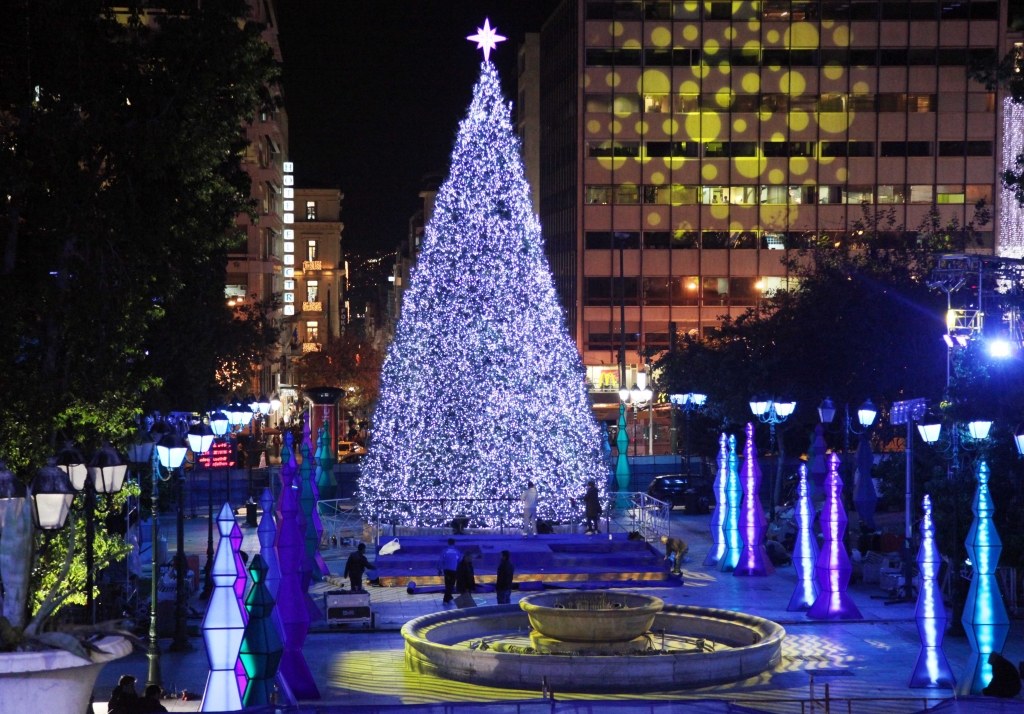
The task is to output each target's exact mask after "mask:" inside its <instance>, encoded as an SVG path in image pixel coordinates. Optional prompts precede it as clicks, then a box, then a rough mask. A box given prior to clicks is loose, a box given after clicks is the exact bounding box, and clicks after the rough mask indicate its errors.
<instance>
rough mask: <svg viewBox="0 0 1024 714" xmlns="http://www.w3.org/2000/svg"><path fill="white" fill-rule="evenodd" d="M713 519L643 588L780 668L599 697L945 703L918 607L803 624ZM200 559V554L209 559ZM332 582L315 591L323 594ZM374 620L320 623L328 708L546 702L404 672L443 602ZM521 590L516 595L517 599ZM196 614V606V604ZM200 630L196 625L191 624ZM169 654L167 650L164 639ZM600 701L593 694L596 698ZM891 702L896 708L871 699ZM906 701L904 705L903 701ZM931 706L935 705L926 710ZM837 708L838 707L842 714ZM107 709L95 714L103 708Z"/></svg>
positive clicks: (199, 668) (196, 675) (181, 684)
mask: <svg viewBox="0 0 1024 714" xmlns="http://www.w3.org/2000/svg"><path fill="white" fill-rule="evenodd" d="M708 520H709V518H708V517H707V516H704V517H699V516H693V517H683V516H682V515H681V514H680V515H676V516H674V519H673V529H674V534H675V535H681V536H682V537H683V538H684V539H685V540H687V541H688V542H689V543H690V546H691V550H690V553H691V557H692V558H693V562H691V563H688V564H687V565H686V566H685V567H684V577H685V586H684V587H682V588H645V589H644V590H643V592H645V593H649V594H652V595H657V596H658V597H661V598H663V599H664V600H665V601H666V602H668V603H672V604H681V605H706V606H711V607H717V608H725V609H733V610H740V611H744V612H749V613H752V614H755V615H759V616H761V617H766V618H768V619H771V620H774V621H776V622H779V623H780V624H782V625H783V626H784V627H785V628H786V631H787V637H786V640H785V643H784V645H783V661H782V663H781V664H780V665H779V667H777V668H776V669H775V670H774V671H772V672H766V673H762V674H760V675H758V676H755V677H751V678H749V679H746V680H743V681H741V682H734V683H731V684H726V685H718V686H712V687H705V688H701V689H696V690H686V691H680V692H645V690H644V687H643V682H636V683H635V691H634V692H632V693H631V694H629V695H603V696H601V697H600V698H601V699H620V700H627V699H637V698H643V699H648V700H651V701H661V700H672V699H676V700H678V699H708V698H722V699H726V700H729V701H732V702H735V703H737V704H741V705H746V706H750V707H752V708H755V709H765V710H769V711H778V712H798V711H809V710H807V709H806V708H805V707H807V702H806V701H804V702H803V703H801V702H800V701H799V700H807V699H808V697H809V696H810V694H811V686H812V684H811V683H812V680H813V687H814V690H815V691H814V693H815V696H816V697H817V698H818V699H820V698H821V697H823V696H824V689H825V687H826V686H827V687H828V692H829V695H830V696H831V697H832V698H833V699H835V698H841V699H854V700H864V701H852V702H849V703H848V702H839V703H834V704H833V706H836V705H837V704H838V705H839V706H840V708H841V710H844V711H845V710H847V707H849V711H850V712H911V711H917V710H920V709H921V708H922V706H923V699H926V698H945V697H949V696H951V695H952V693H951V692H948V691H945V690H937V691H927V690H911V689H909V688H908V687H907V680H908V678H909V677H910V674H911V671H912V669H913V666H914V663H915V661H916V658H917V654H918V651H919V647H920V643H919V640H918V635H917V627H916V623H915V621H914V619H913V616H914V606H913V604H897V605H885V604H884V601H883V600H882V599H873V598H872V596H880V595H882V593H881V591H879V590H878V589H877V586H875V585H864V584H858V585H855V586H853V587H852V588H851V590H850V592H851V595H852V597H853V599H854V601H855V602H856V604H857V606H858V607H859V608H860V609H861V612H862V613H863V614H864V618H865V619H864V620H863V621H857V622H843V623H828V622H814V621H810V620H807V619H806V618H805V617H804V616H803V615H802V614H800V613H790V612H786V610H785V608H786V605H787V604H788V602H789V599H790V596H791V595H792V592H793V588H794V586H795V583H796V575H795V572H794V570H793V567H792V566H786V567H782V568H779V569H778V570H777V571H776V573H775V574H774V575H772V576H770V577H766V578H737V577H733V576H732V575H731V574H722V573H719V572H718V571H717V570H714V569H711V568H704V567H702V566H701V565H700V563H701V562H702V561H703V559H704V556H705V554H706V553H707V550H708V548H709V546H710V537H709V533H708ZM187 531H188V532H187V538H186V550H188V551H189V552H200V553H205V549H206V521H205V519H203V518H198V519H195V520H192V521H189V523H188V528H187ZM245 533H246V540H245V542H244V544H243V548H244V549H246V550H249V551H250V552H254V551H255V550H256V549H258V544H257V543H256V542H255V530H245ZM350 550H351V549H350V548H332V549H329V550H328V551H327V552H326V553H325V556H326V560H327V562H328V564H329V566H330V568H331V570H332V572H335V573H339V574H340V572H341V571H342V570H343V568H344V559H345V558H346V557H347V556H348V553H349V552H350ZM204 558H205V556H204ZM334 587H335V586H333V585H330V584H327V583H318V584H316V585H315V586H314V588H313V591H314V593H316V594H322V593H323V592H325V591H327V590H330V589H333V588H334ZM370 593H371V600H372V603H373V608H374V611H375V613H376V622H377V629H376V630H375V631H369V630H367V629H363V628H358V627H354V628H351V629H349V628H339V629H335V630H328V629H327V628H326V627H325V625H324V623H322V622H321V623H319V624H315V625H314V629H313V631H312V632H311V634H310V636H309V639H308V640H307V642H306V646H305V649H304V652H305V655H306V660H307V662H308V663H309V665H310V668H311V669H312V671H313V674H314V677H315V678H316V681H317V683H318V684H319V686H320V689H321V693H322V694H323V697H324V699H323V702H324V703H325V704H328V703H330V704H347V705H389V704H414V703H416V704H420V703H422V704H427V703H434V702H438V703H440V702H471V701H502V700H508V701H512V700H519V701H521V700H527V699H533V698H536V697H538V696H540V689H541V683H540V682H538V683H537V688H536V689H535V690H533V691H523V690H503V689H495V688H490V687H481V686H476V685H470V684H463V683H459V682H453V681H448V680H442V679H437V678H434V677H430V676H426V675H421V674H414V673H412V672H409V671H408V670H407V669H406V667H405V662H404V643H403V640H402V637H401V635H400V634H399V629H400V628H401V626H402V625H403V624H404V623H405V622H407V621H408V620H410V619H412V618H414V617H417V616H419V615H423V614H427V613H430V612H435V611H437V610H440V609H442V608H443V607H444V606H443V605H442V603H441V597H442V596H441V595H440V594H437V595H434V594H427V595H408V594H406V591H405V589H404V588H370ZM518 597H519V596H518V593H513V598H514V600H513V601H515V600H517V599H518ZM478 601H482V603H483V604H494V595H493V594H488V595H480V596H478ZM193 605H194V606H196V607H201V603H200V602H199V601H198V600H196V601H195V602H194V603H193ZM193 624H197V625H198V624H199V621H198V620H195V621H194V622H193ZM192 642H193V644H194V645H195V647H196V649H195V651H194V652H192V653H188V654H175V653H168V652H166V651H165V653H164V655H163V678H164V681H163V684H164V687H165V688H167V689H169V690H173V691H176V692H180V691H181V690H183V689H187V690H188V691H190V692H194V693H196V694H197V695H200V696H201V694H202V691H203V687H204V685H205V681H206V674H207V665H206V656H205V652H204V651H203V643H202V639H201V638H193V640H192ZM163 644H164V648H165V649H166V644H167V643H166V642H165V643H163ZM944 649H945V651H946V654H947V656H948V657H949V660H950V663H951V664H952V667H953V671H954V673H955V674H956V675H957V676H958V677H959V676H960V674H961V669H962V668H963V666H964V664H965V662H966V660H967V657H968V654H969V645H968V643H967V639H966V638H950V637H948V636H947V638H946V641H945V647H944ZM1004 654H1005V655H1006V656H1007V657H1008V658H1009V659H1010V661H1011V662H1015V663H1016V662H1018V661H1020V660H1024V623H1022V622H1021V621H1019V620H1017V621H1014V622H1013V624H1012V626H1011V631H1010V636H1009V638H1008V639H1007V645H1006V648H1005V650H1004ZM123 673H131V674H134V675H135V676H136V677H137V678H138V679H139V680H140V682H141V681H144V680H145V676H146V658H145V654H144V653H143V652H136V653H133V654H132V655H130V656H129V657H127V658H125V659H123V660H120V661H118V662H115V663H112V664H110V665H108V666H107V667H106V668H105V669H104V671H103V672H102V674H101V675H100V679H99V681H98V682H97V686H96V700H97V701H103V702H105V701H106V699H107V697H108V696H109V693H110V690H111V688H112V687H113V686H114V684H115V683H116V681H117V678H118V676H120V675H121V674H123ZM559 696H560V698H563V699H583V698H587V695H585V694H575V695H573V694H564V695H562V694H561V693H559ZM595 698H596V697H595ZM878 698H884V699H887V700H890V701H868V700H872V699H878ZM896 700H899V701H896ZM934 703H936V702H935V701H932V702H931V704H934ZM168 704H169V705H170V704H173V705H176V708H175V709H172V707H171V706H168V709H172V710H176V711H195V710H197V709H198V705H199V703H198V701H195V702H191V701H177V702H168ZM839 710H840V709H837V711H839ZM101 711H103V707H102V706H99V707H97V712H101Z"/></svg>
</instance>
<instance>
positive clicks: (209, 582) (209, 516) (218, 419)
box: [199, 411, 231, 600]
mask: <svg viewBox="0 0 1024 714" xmlns="http://www.w3.org/2000/svg"><path fill="white" fill-rule="evenodd" d="M230 427H231V420H230V419H228V417H227V415H226V414H225V413H224V412H222V411H215V412H213V413H212V414H211V415H210V426H209V428H210V431H211V432H212V433H213V436H214V438H213V440H212V441H211V442H210V448H211V449H212V448H213V443H214V442H216V441H220V440H222V439H223V438H224V435H225V434H227V433H228V429H229V428H230ZM229 461H230V460H229ZM210 465H211V467H212V466H213V464H210ZM225 468H226V469H227V470H228V473H229V474H230V468H231V467H230V465H228V466H226V467H225ZM229 478H230V476H229ZM206 499H207V513H206V566H205V567H204V568H203V591H202V592H201V593H200V594H199V597H200V598H201V599H203V600H206V599H207V598H208V597H210V594H211V593H213V555H214V550H213V471H212V469H211V471H209V472H208V478H207V480H206Z"/></svg>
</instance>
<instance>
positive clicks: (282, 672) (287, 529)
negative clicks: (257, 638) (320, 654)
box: [274, 435, 320, 699]
mask: <svg viewBox="0 0 1024 714" xmlns="http://www.w3.org/2000/svg"><path fill="white" fill-rule="evenodd" d="M289 437H290V435H289V436H288V437H286V441H290V438H289ZM294 466H295V458H294V455H293V456H292V459H291V463H290V464H289V465H288V466H287V467H286V468H282V469H281V498H280V502H281V522H280V523H279V524H278V528H277V542H276V543H275V544H274V549H275V550H276V551H277V562H278V564H279V566H280V568H281V582H280V585H279V586H278V590H277V611H278V613H279V615H280V617H281V625H282V627H283V628H284V654H283V655H282V656H281V666H280V667H279V668H278V675H279V678H280V679H281V680H282V682H283V684H284V685H285V689H286V692H287V693H288V694H290V695H291V696H293V697H294V698H296V699H319V698H320V692H319V690H318V689H317V688H316V682H314V681H313V675H312V674H311V673H310V671H309V666H308V665H307V664H306V660H305V658H304V657H303V656H302V645H303V644H304V643H305V641H306V634H307V633H308V632H309V611H308V610H307V609H306V597H307V595H306V591H305V590H303V588H302V576H301V575H300V573H299V563H300V562H302V556H303V553H304V552H305V547H306V545H305V542H304V541H303V538H302V533H300V532H299V525H298V522H297V520H296V519H297V517H298V514H299V513H300V510H299V499H298V496H299V493H298V489H297V488H296V486H297V485H298V484H296V483H295V482H294V480H295V475H296V474H295V469H294Z"/></svg>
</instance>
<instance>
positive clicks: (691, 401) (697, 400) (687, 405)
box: [668, 392, 708, 476]
mask: <svg viewBox="0 0 1024 714" xmlns="http://www.w3.org/2000/svg"><path fill="white" fill-rule="evenodd" d="M668 400H669V401H670V402H671V403H672V404H674V405H675V406H677V407H679V409H680V410H682V412H683V413H684V414H686V475H687V476H689V475H690V412H695V411H700V410H701V409H703V408H704V404H705V402H707V400H708V396H707V395H706V394H700V393H699V392H687V393H686V394H672V395H670V396H669V398H668ZM672 417H673V418H672V422H673V427H672V430H673V433H675V411H673V412H672Z"/></svg>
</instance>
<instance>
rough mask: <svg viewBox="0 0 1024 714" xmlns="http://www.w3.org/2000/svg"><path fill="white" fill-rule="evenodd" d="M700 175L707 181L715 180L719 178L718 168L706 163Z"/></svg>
mask: <svg viewBox="0 0 1024 714" xmlns="http://www.w3.org/2000/svg"><path fill="white" fill-rule="evenodd" d="M700 175H701V176H703V177H704V180H705V181H713V180H714V179H716V178H718V169H717V168H716V167H715V166H712V165H711V164H704V166H703V167H702V168H701V170H700Z"/></svg>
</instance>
